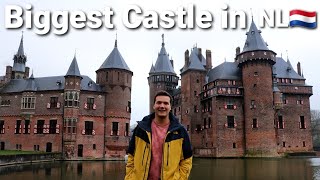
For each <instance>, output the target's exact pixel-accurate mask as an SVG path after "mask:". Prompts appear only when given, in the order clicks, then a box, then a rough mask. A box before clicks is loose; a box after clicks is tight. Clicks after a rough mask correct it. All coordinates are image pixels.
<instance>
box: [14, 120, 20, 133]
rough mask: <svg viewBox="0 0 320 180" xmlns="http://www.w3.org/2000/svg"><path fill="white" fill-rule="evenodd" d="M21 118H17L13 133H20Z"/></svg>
mask: <svg viewBox="0 0 320 180" xmlns="http://www.w3.org/2000/svg"><path fill="white" fill-rule="evenodd" d="M21 129H22V128H21V120H17V122H16V126H15V132H14V133H15V134H21Z"/></svg>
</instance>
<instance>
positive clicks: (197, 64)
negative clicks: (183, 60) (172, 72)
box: [180, 47, 206, 73]
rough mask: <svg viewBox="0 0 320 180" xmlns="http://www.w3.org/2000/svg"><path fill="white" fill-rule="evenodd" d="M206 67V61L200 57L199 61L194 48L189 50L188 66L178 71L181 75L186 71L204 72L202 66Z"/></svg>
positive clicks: (196, 50)
mask: <svg viewBox="0 0 320 180" xmlns="http://www.w3.org/2000/svg"><path fill="white" fill-rule="evenodd" d="M205 65H206V59H205V58H204V57H203V56H202V57H201V60H200V59H199V56H198V48H197V47H194V48H193V49H192V50H191V53H190V56H189V66H188V67H183V68H182V69H181V70H180V71H181V73H184V72H185V71H187V70H201V71H205V70H206V69H205V68H204V66H205Z"/></svg>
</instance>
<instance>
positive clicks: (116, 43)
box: [114, 32, 118, 48]
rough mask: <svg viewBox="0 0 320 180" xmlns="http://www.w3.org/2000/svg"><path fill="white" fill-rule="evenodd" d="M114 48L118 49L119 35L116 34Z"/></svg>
mask: <svg viewBox="0 0 320 180" xmlns="http://www.w3.org/2000/svg"><path fill="white" fill-rule="evenodd" d="M114 47H115V48H116V47H118V33H117V32H116V40H115V42H114Z"/></svg>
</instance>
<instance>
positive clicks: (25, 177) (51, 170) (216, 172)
mask: <svg viewBox="0 0 320 180" xmlns="http://www.w3.org/2000/svg"><path fill="white" fill-rule="evenodd" d="M125 165H126V164H125V162H116V161H90V162H89V161H84V162H77V161H73V162H60V161H58V162H52V163H51V162H50V163H37V164H32V165H30V164H28V165H14V166H6V167H1V166H0V180H29V179H34V180H42V179H49V180H50V179H52V180H57V179H64V180H71V179H72V180H73V179H76V180H78V179H79V180H91V179H92V180H99V179H108V180H123V179H124V175H125ZM197 178H198V180H199V178H201V180H205V179H214V180H229V179H230V180H238V179H240V180H244V179H248V180H251V179H252V180H273V179H276V180H309V179H310V180H313V179H319V180H320V158H303V159H194V161H193V168H192V171H191V177H190V179H197Z"/></svg>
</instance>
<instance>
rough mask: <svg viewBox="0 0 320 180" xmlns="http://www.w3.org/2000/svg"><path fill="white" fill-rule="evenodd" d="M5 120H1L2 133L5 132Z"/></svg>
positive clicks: (0, 131) (0, 132)
mask: <svg viewBox="0 0 320 180" xmlns="http://www.w3.org/2000/svg"><path fill="white" fill-rule="evenodd" d="M4 130H5V128H4V120H0V134H4Z"/></svg>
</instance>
